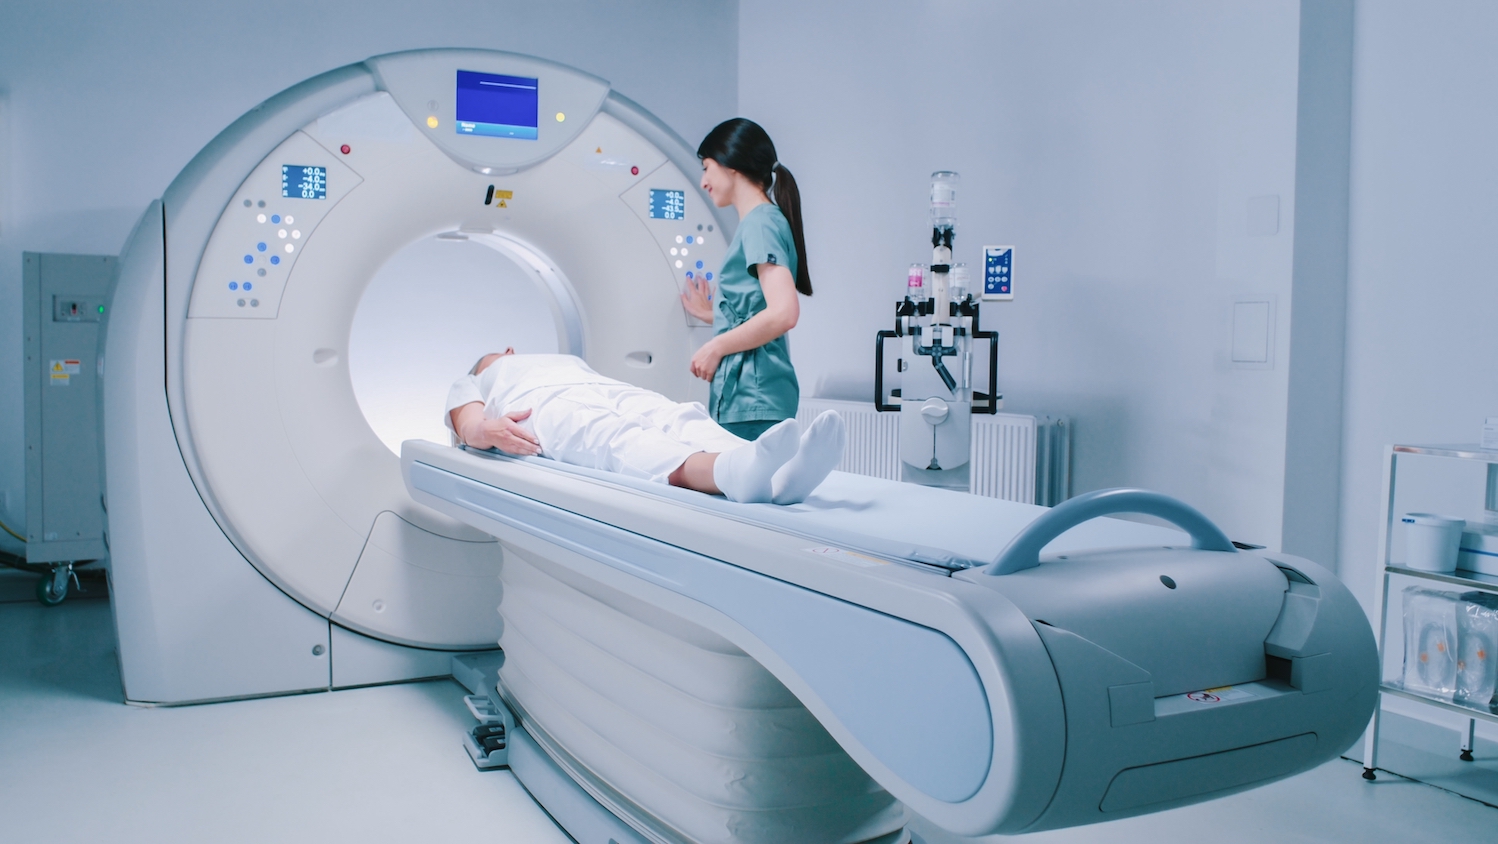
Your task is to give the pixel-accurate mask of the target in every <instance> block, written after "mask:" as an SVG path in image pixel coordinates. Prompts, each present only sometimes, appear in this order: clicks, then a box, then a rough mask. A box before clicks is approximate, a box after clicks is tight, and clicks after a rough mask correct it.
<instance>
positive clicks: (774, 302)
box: [692, 264, 801, 381]
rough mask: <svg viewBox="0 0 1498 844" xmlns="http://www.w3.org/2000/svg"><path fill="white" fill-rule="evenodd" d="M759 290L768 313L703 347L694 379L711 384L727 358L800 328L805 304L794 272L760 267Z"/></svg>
mask: <svg viewBox="0 0 1498 844" xmlns="http://www.w3.org/2000/svg"><path fill="white" fill-rule="evenodd" d="M759 287H760V289H761V290H763V291H764V294H765V309H764V310H762V311H760V312H759V313H757V314H755V315H754V316H752V317H750V318H749V319H747V320H745V321H744V323H743V324H742V325H740V326H738V327H737V328H732V329H729V330H728V331H725V332H723V333H722V334H719V335H718V336H716V337H714V338H713V339H711V340H709V341H707V342H706V343H704V344H702V348H700V349H698V350H697V354H695V355H692V374H693V375H695V376H697V377H698V378H701V379H703V380H704V381H711V380H712V378H713V373H715V372H717V371H718V364H719V362H721V361H722V360H723V358H724V357H726V356H728V355H731V354H733V353H735V352H743V351H748V350H749V349H758V348H759V347H760V346H763V345H764V344H766V343H768V342H770V341H771V340H774V339H775V338H777V337H780V336H781V335H783V334H785V333H786V332H787V331H790V330H791V329H792V328H795V327H796V322H797V321H798V320H799V319H801V301H800V300H799V299H797V298H796V279H795V278H794V277H793V276H792V275H791V271H790V270H789V269H787V268H785V267H782V266H781V265H779V264H760V265H759Z"/></svg>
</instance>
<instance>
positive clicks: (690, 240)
mask: <svg viewBox="0 0 1498 844" xmlns="http://www.w3.org/2000/svg"><path fill="white" fill-rule="evenodd" d="M691 242H692V236H691V235H687V243H691Z"/></svg>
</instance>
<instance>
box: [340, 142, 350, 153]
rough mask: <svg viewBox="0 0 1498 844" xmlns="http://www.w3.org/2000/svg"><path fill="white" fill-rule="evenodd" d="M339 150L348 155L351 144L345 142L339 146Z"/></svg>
mask: <svg viewBox="0 0 1498 844" xmlns="http://www.w3.org/2000/svg"><path fill="white" fill-rule="evenodd" d="M338 151H339V152H341V153H343V154H344V155H348V154H349V145H348V144H344V145H343V146H341V147H339V148H338Z"/></svg>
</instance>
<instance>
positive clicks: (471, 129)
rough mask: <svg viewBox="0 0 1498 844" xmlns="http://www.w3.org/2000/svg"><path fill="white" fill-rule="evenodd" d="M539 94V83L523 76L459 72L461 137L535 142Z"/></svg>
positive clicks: (458, 99) (470, 71)
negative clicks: (470, 136) (516, 139)
mask: <svg viewBox="0 0 1498 844" xmlns="http://www.w3.org/2000/svg"><path fill="white" fill-rule="evenodd" d="M538 91H539V87H538V80H535V79H530V78H527V77H524V76H501V75H500V74H497V73H477V72H475V71H472V70H460V71H458V91H457V98H456V106H457V108H456V116H457V128H458V134H459V135H484V136H487V137H490V138H519V139H521V140H526V141H534V140H536V127H537V126H538V125H539V120H538V119H537V118H538V117H539V116H540V113H541V99H540V95H539V94H538V93H537V92H538Z"/></svg>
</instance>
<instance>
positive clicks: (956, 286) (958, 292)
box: [948, 264, 971, 305]
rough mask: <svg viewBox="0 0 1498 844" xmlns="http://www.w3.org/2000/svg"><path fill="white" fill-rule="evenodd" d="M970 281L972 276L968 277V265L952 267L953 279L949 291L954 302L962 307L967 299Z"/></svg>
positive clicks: (954, 265)
mask: <svg viewBox="0 0 1498 844" xmlns="http://www.w3.org/2000/svg"><path fill="white" fill-rule="evenodd" d="M970 279H971V276H970V275H968V271H967V264H953V265H952V277H951V280H950V281H949V282H948V290H949V291H950V294H951V297H952V301H953V302H956V303H957V304H959V305H960V304H962V302H963V300H964V299H966V298H967V295H968V284H969V280H970Z"/></svg>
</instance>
